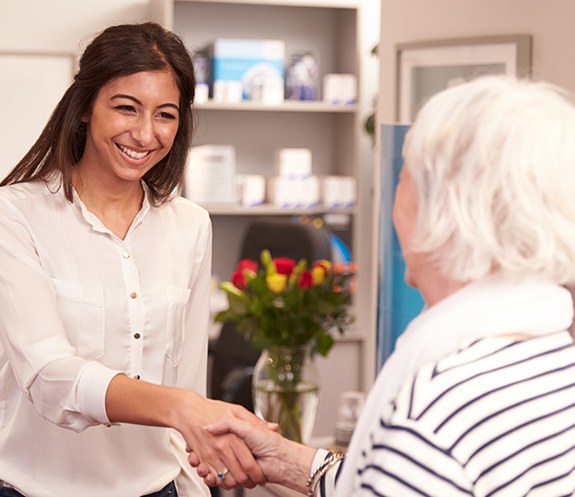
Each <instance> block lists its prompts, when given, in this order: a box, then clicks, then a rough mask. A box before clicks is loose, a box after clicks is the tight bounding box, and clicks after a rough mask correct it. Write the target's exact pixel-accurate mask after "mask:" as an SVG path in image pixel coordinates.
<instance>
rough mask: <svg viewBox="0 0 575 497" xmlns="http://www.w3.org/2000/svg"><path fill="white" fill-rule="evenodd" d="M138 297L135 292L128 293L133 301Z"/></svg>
mask: <svg viewBox="0 0 575 497" xmlns="http://www.w3.org/2000/svg"><path fill="white" fill-rule="evenodd" d="M137 296H138V294H137V293H136V292H132V293H130V297H131V298H133V299H135V298H136V297H137Z"/></svg>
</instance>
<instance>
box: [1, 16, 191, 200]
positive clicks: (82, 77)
mask: <svg viewBox="0 0 575 497" xmlns="http://www.w3.org/2000/svg"><path fill="white" fill-rule="evenodd" d="M164 69H169V70H171V71H172V72H173V74H174V77H175V80H176V84H177V86H178V89H179V90H180V123H179V128H178V131H177V133H176V137H175V139H174V144H173V146H172V148H171V150H170V152H169V153H168V155H167V156H166V157H164V158H163V159H162V160H161V161H160V162H159V163H158V164H157V165H156V166H154V167H153V168H152V169H150V170H149V171H148V172H147V173H146V174H145V176H144V178H143V179H144V181H145V182H146V184H147V185H148V187H149V188H150V190H151V193H152V195H153V197H154V200H155V202H156V203H158V204H160V203H163V202H166V201H167V200H169V199H170V197H171V195H172V193H173V192H174V190H175V189H176V188H178V187H179V186H180V185H181V182H182V179H183V175H184V168H185V165H186V160H187V156H188V151H189V148H190V146H191V144H192V134H193V130H194V123H193V118H192V108H191V105H192V103H193V101H194V90H195V78H194V69H193V65H192V60H191V57H190V55H189V53H188V52H187V50H186V48H185V46H184V44H183V42H182V40H181V39H180V38H179V37H178V36H177V35H175V34H174V33H172V32H170V31H167V30H165V29H164V28H163V27H162V26H160V25H159V24H156V23H152V22H148V23H143V24H122V25H118V26H112V27H110V28H108V29H106V30H104V31H103V32H102V33H100V34H99V35H98V36H97V37H96V38H95V39H94V40H93V41H92V42H91V43H90V44H89V45H88V47H87V48H86V50H85V51H84V53H83V55H82V57H81V59H80V68H79V70H78V73H77V74H76V76H75V77H74V82H73V83H72V85H71V86H70V87H69V88H68V90H67V91H66V93H65V94H64V96H63V97H62V99H61V100H60V102H59V103H58V105H57V106H56V108H55V109H54V112H53V113H52V115H51V116H50V119H49V121H48V123H47V124H46V126H45V128H44V130H43V131H42V133H41V134H40V137H39V138H38V140H37V141H36V143H35V144H34V145H33V146H32V148H31V149H30V150H29V151H28V153H27V154H26V155H25V156H24V157H23V158H22V160H21V161H20V162H19V163H18V164H17V165H16V167H15V168H14V169H13V170H12V171H11V172H10V173H9V174H8V176H6V178H4V180H2V182H1V183H0V185H8V184H13V183H20V182H24V181H33V180H39V179H40V180H44V181H49V180H50V179H52V178H53V177H54V176H56V175H58V174H60V175H61V180H62V187H63V189H64V194H65V196H66V198H67V199H68V201H70V202H72V198H73V193H72V192H73V186H72V169H73V167H74V165H75V164H77V163H78V161H79V160H80V159H81V157H82V155H83V153H84V147H85V144H86V123H84V122H83V121H82V117H85V116H87V115H90V112H91V108H92V103H93V101H94V100H95V98H96V96H97V94H98V92H99V91H100V88H102V86H104V85H105V84H106V83H108V82H109V81H111V80H113V79H115V78H118V77H120V76H128V75H130V74H134V73H137V72H140V71H157V70H164Z"/></svg>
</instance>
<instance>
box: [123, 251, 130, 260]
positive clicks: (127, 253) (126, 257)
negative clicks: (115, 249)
mask: <svg viewBox="0 0 575 497" xmlns="http://www.w3.org/2000/svg"><path fill="white" fill-rule="evenodd" d="M122 257H123V258H124V259H129V258H130V253H129V252H124V253H123V254H122Z"/></svg>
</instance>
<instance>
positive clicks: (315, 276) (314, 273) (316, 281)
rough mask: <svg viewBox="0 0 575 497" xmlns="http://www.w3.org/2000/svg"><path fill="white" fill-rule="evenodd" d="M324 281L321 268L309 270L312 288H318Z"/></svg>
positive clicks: (323, 273)
mask: <svg viewBox="0 0 575 497" xmlns="http://www.w3.org/2000/svg"><path fill="white" fill-rule="evenodd" d="M324 280H325V269H324V268H323V267H321V266H316V267H314V268H312V270H311V281H312V285H313V286H319V285H321V284H322V283H323V281H324Z"/></svg>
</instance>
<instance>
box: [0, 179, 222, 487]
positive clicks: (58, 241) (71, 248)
mask: <svg viewBox="0 0 575 497" xmlns="http://www.w3.org/2000/svg"><path fill="white" fill-rule="evenodd" d="M210 277H211V224H210V220H209V217H208V214H207V213H206V211H205V210H203V209H202V208H200V207H199V206H197V205H196V204H194V203H192V202H190V201H188V200H186V199H183V198H175V199H174V200H172V201H171V202H169V203H167V204H165V205H163V206H160V207H154V206H152V205H151V203H150V193H149V191H147V189H146V197H145V199H144V202H143V205H142V208H141V210H140V212H139V213H138V214H137V216H136V217H135V219H134V221H133V223H132V225H131V227H130V229H129V231H128V233H127V235H126V237H125V239H124V240H121V239H119V238H118V237H117V236H115V235H114V234H113V233H111V232H110V231H109V230H108V229H107V228H106V227H105V226H104V225H103V224H102V223H101V222H100V221H99V219H98V218H97V217H96V216H95V215H93V214H92V213H91V212H89V211H88V210H87V208H86V207H85V206H84V205H83V204H82V202H81V201H80V199H79V198H78V197H77V196H76V197H75V199H74V203H72V204H70V203H69V202H68V201H67V200H66V198H65V197H64V194H63V191H62V190H61V189H58V188H57V186H56V185H49V186H48V187H47V186H46V185H45V184H44V183H42V182H32V183H21V184H17V185H11V186H7V187H3V188H0V480H3V481H5V482H7V483H8V484H10V485H12V486H14V487H16V488H17V489H18V490H19V491H20V492H22V493H24V494H25V495H27V496H28V497H54V496H58V497H72V496H73V497H77V496H78V495H81V496H82V497H101V496H102V495H106V496H109V497H112V496H118V497H126V496H139V495H144V494H147V493H150V492H152V491H155V490H158V489H160V488H162V487H163V486H164V485H165V484H166V483H168V482H169V481H171V480H173V479H174V478H177V480H176V483H177V486H178V491H179V493H180V496H181V497H185V496H192V495H194V496H196V495H208V494H209V492H207V489H206V487H205V486H204V485H203V483H202V482H201V481H200V480H199V479H198V478H197V476H196V475H195V471H193V470H192V469H191V468H190V467H189V465H188V463H187V461H186V453H185V450H184V445H185V444H184V442H183V439H182V437H181V436H180V435H179V433H177V432H175V431H174V430H171V429H163V428H153V427H144V426H136V425H129V424H126V425H121V426H109V423H108V421H109V420H108V418H107V416H106V411H105V394H106V389H107V387H108V384H109V382H110V380H111V379H112V378H113V377H114V376H115V375H116V374H118V373H119V372H122V373H125V374H127V375H129V376H132V377H134V378H141V379H142V380H146V381H149V382H153V383H161V384H165V385H175V386H179V387H183V388H187V389H190V390H194V391H196V392H198V393H200V394H205V385H206V370H207V344H208V319H209V293H210Z"/></svg>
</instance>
